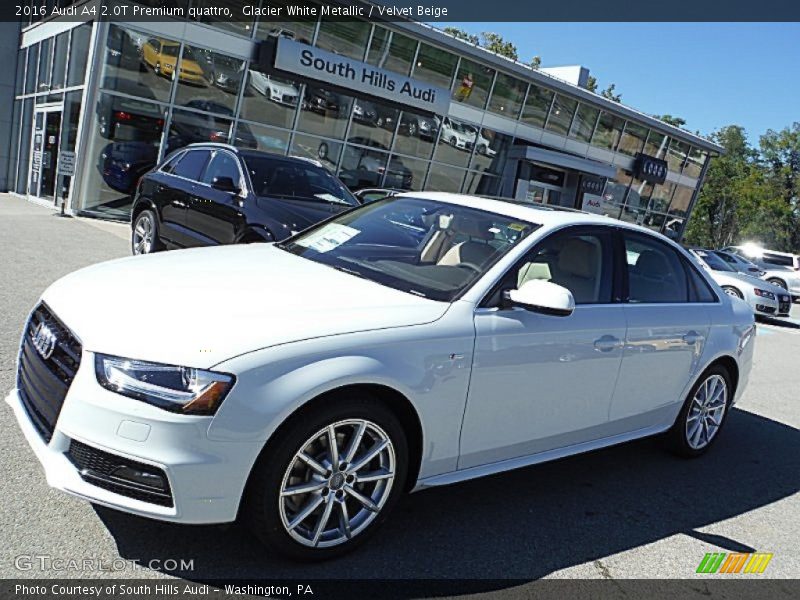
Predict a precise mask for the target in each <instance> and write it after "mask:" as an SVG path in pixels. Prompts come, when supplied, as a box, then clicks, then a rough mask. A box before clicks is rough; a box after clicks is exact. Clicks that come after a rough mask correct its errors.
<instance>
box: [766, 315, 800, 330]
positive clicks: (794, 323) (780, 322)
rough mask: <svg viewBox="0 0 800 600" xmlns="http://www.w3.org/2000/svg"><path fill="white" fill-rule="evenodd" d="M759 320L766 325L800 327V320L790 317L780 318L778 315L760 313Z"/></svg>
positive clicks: (789, 327)
mask: <svg viewBox="0 0 800 600" xmlns="http://www.w3.org/2000/svg"><path fill="white" fill-rule="evenodd" d="M758 320H759V322H761V323H764V324H766V325H775V326H776V327H785V328H787V329H800V321H798V320H797V319H792V318H789V317H787V318H784V319H779V318H777V317H765V316H762V315H759V317H758Z"/></svg>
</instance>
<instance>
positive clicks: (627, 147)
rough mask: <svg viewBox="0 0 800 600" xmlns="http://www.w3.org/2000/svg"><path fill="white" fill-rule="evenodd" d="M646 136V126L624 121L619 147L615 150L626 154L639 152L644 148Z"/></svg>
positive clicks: (632, 154)
mask: <svg viewBox="0 0 800 600" xmlns="http://www.w3.org/2000/svg"><path fill="white" fill-rule="evenodd" d="M646 138H647V128H646V127H642V126H641V125H637V124H636V123H631V122H630V121H628V122H627V123H625V130H624V131H623V132H622V137H620V140H619V147H618V148H617V152H622V154H627V155H628V156H635V155H636V153H637V152H641V151H642V148H644V141H645V139H646Z"/></svg>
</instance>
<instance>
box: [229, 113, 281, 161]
mask: <svg viewBox="0 0 800 600" xmlns="http://www.w3.org/2000/svg"><path fill="white" fill-rule="evenodd" d="M248 133H249V134H250V135H252V136H253V139H254V140H255V145H251V144H248V140H249V138H250V135H248ZM234 144H235V145H236V146H239V147H245V148H254V149H256V150H261V151H263V152H272V153H274V154H286V151H287V150H288V148H289V132H288V131H282V130H280V129H275V128H273V127H262V126H260V125H253V124H250V123H243V122H241V121H240V122H239V124H238V125H237V129H236V135H235V136H234Z"/></svg>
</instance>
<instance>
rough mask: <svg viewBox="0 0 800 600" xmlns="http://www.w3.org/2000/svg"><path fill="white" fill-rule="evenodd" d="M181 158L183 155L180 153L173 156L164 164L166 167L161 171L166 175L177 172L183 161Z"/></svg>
mask: <svg viewBox="0 0 800 600" xmlns="http://www.w3.org/2000/svg"><path fill="white" fill-rule="evenodd" d="M181 156H182V153H180V152H178V153H177V154H175V156H173V157H172V158H170V159H169V160H168V161H167V162H166V163H164V166H163V167H161V170H162V171H163V172H164V173H172V172H173V171H174V170H175V167H176V166H177V164H178V161H179V160H180V159H181Z"/></svg>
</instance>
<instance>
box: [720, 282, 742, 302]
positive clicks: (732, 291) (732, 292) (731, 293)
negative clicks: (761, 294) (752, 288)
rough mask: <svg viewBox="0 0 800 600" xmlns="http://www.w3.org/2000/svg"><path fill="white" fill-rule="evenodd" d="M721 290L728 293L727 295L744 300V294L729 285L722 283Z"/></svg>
mask: <svg viewBox="0 0 800 600" xmlns="http://www.w3.org/2000/svg"><path fill="white" fill-rule="evenodd" d="M722 291H724V292H725V293H726V294H728V296H733V297H734V298H739V299H740V300H744V294H742V292H740V291H739V290H737V289H736V288H735V287H733V286H731V285H723V286H722Z"/></svg>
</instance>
